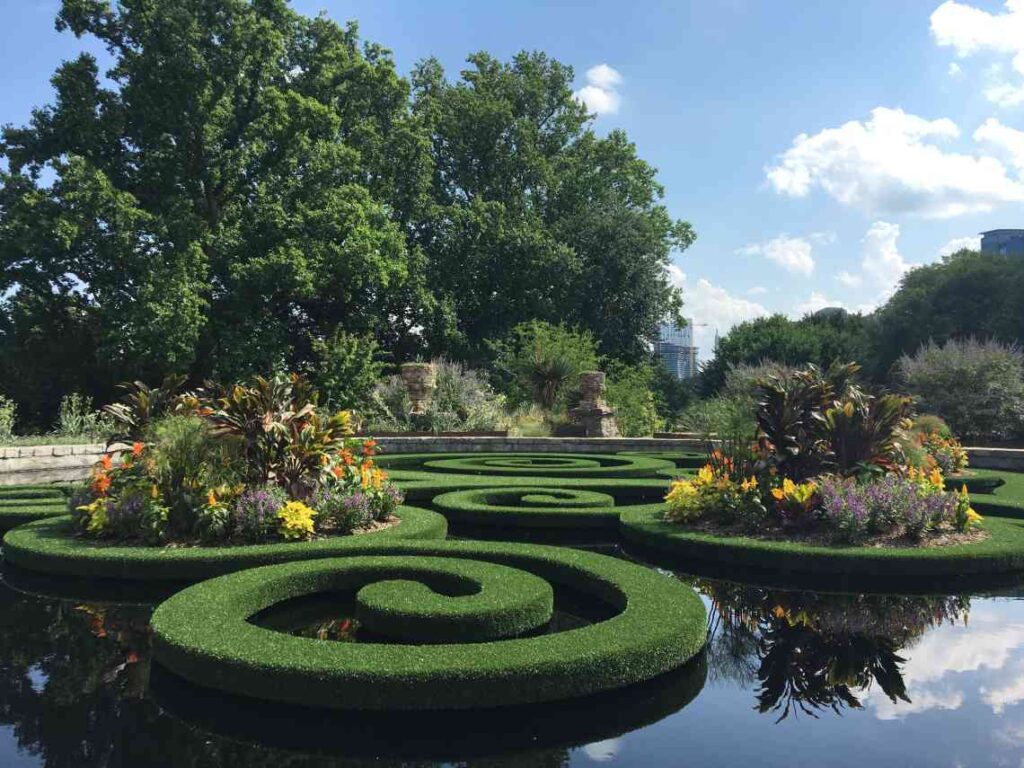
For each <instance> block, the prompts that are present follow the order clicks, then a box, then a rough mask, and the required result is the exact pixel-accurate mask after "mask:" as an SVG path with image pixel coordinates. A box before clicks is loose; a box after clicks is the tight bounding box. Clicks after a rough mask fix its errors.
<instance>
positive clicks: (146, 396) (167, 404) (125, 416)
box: [103, 374, 185, 442]
mask: <svg viewBox="0 0 1024 768" xmlns="http://www.w3.org/2000/svg"><path fill="white" fill-rule="evenodd" d="M184 384H185V377H184V376H178V375H175V374H171V375H169V376H167V377H166V378H165V379H164V380H163V382H162V383H161V384H160V386H158V387H150V386H148V385H147V384H146V383H145V382H142V381H134V382H131V383H126V384H120V385H119V386H118V388H119V389H120V390H121V391H122V392H123V393H124V394H123V395H122V396H121V400H120V402H117V403H112V404H110V405H105V406H103V413H104V414H106V415H107V416H108V417H109V418H110V419H111V421H112V422H113V432H112V434H111V436H110V440H111V441H112V442H113V441H117V440H122V441H125V442H133V441H136V440H147V439H148V438H149V427H150V425H151V424H152V423H153V422H154V421H155V420H156V419H158V418H160V417H161V416H164V415H166V414H169V413H171V412H172V411H174V410H175V409H176V408H177V407H178V405H179V404H180V403H181V398H180V397H179V393H180V391H181V388H182V386H183V385H184Z"/></svg>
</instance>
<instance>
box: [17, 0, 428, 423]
mask: <svg viewBox="0 0 1024 768" xmlns="http://www.w3.org/2000/svg"><path fill="white" fill-rule="evenodd" d="M57 24H58V28H59V29H62V30H64V29H66V30H70V31H72V32H73V33H74V34H75V35H77V36H83V35H92V36H94V37H96V38H97V39H99V40H100V41H101V42H102V43H103V44H105V46H106V47H107V49H108V51H109V52H110V54H111V56H112V58H113V66H112V67H111V69H110V70H109V71H108V72H107V73H106V77H107V80H108V81H109V85H108V84H105V83H104V82H103V81H101V78H100V73H99V69H98V66H97V62H96V60H95V59H94V58H93V57H92V56H91V55H89V54H82V55H80V56H79V57H78V58H76V59H73V60H71V61H68V62H65V63H64V64H62V65H61V66H60V68H59V69H58V70H57V73H56V74H55V75H54V78H53V84H54V87H55V89H56V100H55V103H54V104H53V105H52V106H50V107H46V108H42V109H37V110H35V111H34V112H33V116H32V120H31V123H30V125H29V126H27V127H24V128H15V127H12V126H8V127H6V128H5V129H4V131H3V138H2V142H0V155H2V156H3V157H5V158H6V159H7V164H8V167H7V170H6V171H3V172H2V173H0V235H2V236H0V243H2V244H0V293H3V292H6V291H8V290H12V289H13V291H14V296H13V299H8V300H7V302H6V304H5V307H4V313H5V315H6V316H7V317H8V321H7V328H5V335H6V336H7V338H5V339H4V342H5V343H4V344H3V347H4V349H5V351H8V350H12V349H13V350H15V351H19V350H22V349H24V348H23V347H22V346H20V345H19V344H18V342H17V341H16V340H15V341H13V342H12V341H11V340H10V338H9V336H10V334H11V333H13V334H14V336H15V337H17V336H18V333H19V332H18V331H17V328H18V327H21V328H25V327H28V326H31V325H32V324H33V323H37V322H40V320H41V318H44V317H49V316H50V314H51V313H54V312H56V313H58V314H59V316H61V317H63V318H65V319H66V320H67V321H72V320H73V321H74V323H75V329H74V333H73V335H75V336H84V337H86V338H87V339H88V343H87V344H86V345H85V347H86V349H89V348H95V350H96V353H95V359H94V361H93V364H92V365H91V366H89V369H90V374H91V375H92V376H93V378H95V379H98V380H99V381H100V382H103V384H102V385H101V386H100V388H103V387H104V386H105V387H109V382H113V381H116V380H117V379H118V378H126V377H128V376H129V375H130V376H133V377H141V378H148V379H158V378H160V377H162V376H163V375H164V374H166V373H168V372H170V371H184V370H190V371H191V372H192V373H193V375H194V376H195V377H197V378H198V377H204V376H209V375H216V376H224V377H234V376H239V375H242V374H247V373H250V372H252V371H258V370H267V369H269V368H270V367H272V366H274V365H275V364H282V363H283V364H289V365H291V364H294V362H295V361H296V360H297V359H298V360H301V359H303V358H304V357H307V356H308V355H309V354H310V348H311V345H312V343H313V342H314V341H315V340H317V339H324V338H327V337H328V336H329V335H330V334H331V333H333V332H334V331H335V330H336V329H337V328H338V327H339V326H343V327H344V328H345V329H347V330H349V331H350V332H355V333H367V332H371V333H372V332H378V333H379V334H380V335H381V336H382V337H384V336H386V335H388V334H391V335H392V337H393V336H394V335H395V331H394V330H393V329H396V328H397V329H399V331H398V333H399V334H401V332H402V330H403V329H404V331H405V332H408V329H409V328H411V327H413V326H414V325H415V324H416V323H417V322H418V321H417V320H416V319H415V318H413V317H412V316H411V315H412V314H413V312H414V311H415V308H414V306H413V304H414V303H416V302H414V301H410V298H409V297H410V294H412V295H414V296H415V295H417V289H416V286H417V280H418V279H419V274H418V273H419V271H420V270H421V269H422V259H421V258H419V257H418V256H414V255H411V254H410V251H409V248H408V246H407V243H406V236H405V229H406V225H407V222H408V221H409V220H410V219H411V218H412V217H414V216H415V215H417V207H418V206H420V205H421V204H422V203H423V198H422V193H423V191H424V190H425V185H426V182H427V181H428V180H429V172H428V169H429V165H430V158H429V155H428V154H427V151H426V150H427V145H426V143H425V142H424V141H423V134H422V131H421V130H419V129H418V128H417V126H418V121H417V119H416V118H415V117H413V116H412V114H411V112H410V109H409V104H408V95H409V93H408V86H407V84H406V83H405V82H404V81H402V80H401V79H400V78H399V77H398V76H397V74H396V73H395V69H394V65H393V63H392V61H391V59H390V57H389V56H388V54H387V52H386V51H384V50H383V49H381V48H380V47H378V46H373V45H367V46H365V47H362V48H361V47H360V44H359V40H358V34H357V31H356V28H355V26H354V25H350V26H349V27H347V28H344V29H343V28H341V27H338V26H337V25H336V24H334V23H333V22H330V21H329V20H327V19H326V18H323V17H320V18H315V19H308V18H305V17H302V16H300V15H298V14H296V13H294V12H293V11H291V10H290V9H289V8H288V6H287V3H286V2H285V1H284V0H263V1H261V2H258V3H250V2H246V1H245V0H218V2H216V3H200V4H196V3H192V2H188V1H187V0H138V2H132V3H123V4H117V5H115V6H111V5H110V4H108V3H106V2H102V1H101V0H65V2H64V3H63V5H62V7H61V10H60V13H59V15H58V21H57ZM46 169H48V170H50V171H52V175H53V177H54V180H53V181H52V183H50V184H49V185H47V184H46V183H45V182H44V181H43V180H44V178H46V177H47V175H46V174H44V170H46ZM420 298H422V296H420ZM72 309H73V312H72V311H71V310H72ZM19 313H20V314H22V315H26V314H28V315H30V317H29V318H26V319H24V320H22V321H20V322H19V321H18V319H17V317H16V316H17V315H18V314H19ZM11 326H13V327H14V330H13V331H12V330H8V329H10V328H11ZM390 341H391V342H392V343H398V339H395V338H391V339H390ZM54 372H55V371H53V370H52V369H50V370H39V371H38V372H37V378H36V380H35V382H36V383H39V382H40V381H41V379H44V378H45V376H46V375H47V374H48V373H54ZM29 386H30V385H29ZM95 394H99V393H95ZM50 399H52V397H50V398H47V400H50ZM34 405H35V407H36V409H38V408H41V407H43V405H44V403H39V404H34Z"/></svg>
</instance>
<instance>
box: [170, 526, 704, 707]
mask: <svg viewBox="0 0 1024 768" xmlns="http://www.w3.org/2000/svg"><path fill="white" fill-rule="evenodd" d="M465 561H468V562H469V563H473V566H472V569H471V568H470V567H468V565H467V562H465ZM497 566H503V567H504V568H513V569H517V570H522V571H525V572H528V573H529V574H532V575H533V576H536V577H540V578H541V579H543V580H545V581H546V582H548V583H549V584H551V585H552V586H553V587H554V588H555V589H558V588H559V587H561V588H566V589H570V590H575V591H578V592H581V593H583V594H585V595H587V596H588V597H590V598H593V599H596V600H599V601H600V602H602V603H604V604H606V605H607V606H609V607H610V608H612V609H613V610H614V615H613V616H611V618H607V619H604V620H601V621H597V622H596V623H593V624H590V625H587V626H584V627H580V628H576V629H571V630H568V631H562V632H553V633H550V634H541V635H535V636H529V637H514V638H508V639H500V640H492V641H489V642H473V643H467V644H454V643H444V644H437V645H423V644H417V645H411V644H402V643H386V642H358V641H357V642H354V643H345V642H330V641H321V640H315V639H312V638H305V637H298V636H295V635H290V634H285V633H283V632H277V631H274V630H272V629H268V628H265V627H260V626H258V625H257V624H255V623H253V622H252V621H250V619H251V618H252V617H254V616H256V615H257V614H259V613H260V612H262V611H265V610H267V609H268V608H271V607H272V606H274V605H277V604H279V603H281V602H283V601H287V600H290V599H293V598H300V597H305V596H309V595H314V594H317V593H321V592H336V591H339V590H344V589H355V590H356V591H357V593H358V594H364V593H365V591H366V590H367V589H369V586H368V585H372V584H374V583H375V581H376V582H380V581H381V580H383V583H384V584H387V583H388V580H391V579H394V578H408V577H415V578H416V579H417V580H418V581H422V582H423V583H424V585H425V586H424V587H423V591H422V594H424V595H425V594H427V593H426V590H427V588H434V589H435V591H438V590H440V591H443V590H444V588H445V586H446V585H445V584H443V583H441V582H439V581H438V579H442V580H445V579H447V580H449V581H448V583H447V587H448V589H449V591H450V590H451V587H452V583H451V581H450V580H451V579H455V580H461V582H462V586H463V588H464V589H465V590H467V591H468V590H471V589H472V588H473V587H474V585H476V586H477V588H479V589H480V592H479V593H475V594H470V595H465V596H462V597H459V596H454V597H445V596H443V595H433V596H431V597H430V599H429V602H428V604H427V605H426V607H425V611H426V613H429V614H430V615H432V617H433V620H434V621H435V622H436V623H437V624H439V625H447V626H448V628H449V631H450V630H452V629H453V628H454V627H456V626H458V625H459V624H460V623H462V622H465V621H466V620H467V614H469V613H479V615H480V616H485V615H486V612H487V611H488V610H491V611H495V612H499V613H500V612H501V610H502V609H501V608H500V606H501V605H502V602H501V601H502V599H503V597H502V591H503V590H501V589H499V590H493V589H487V588H485V587H484V579H485V577H486V578H493V579H496V580H499V581H502V580H503V577H504V571H499V570H498V569H497ZM503 586H504V585H503ZM376 597H380V595H376ZM394 597H395V593H394V592H392V593H391V594H390V597H389V599H388V600H387V601H385V604H386V605H387V606H388V608H389V609H391V610H394V611H396V612H399V613H400V612H401V611H402V610H404V606H403V605H399V604H398V603H397V602H393V601H392V600H391V599H390V598H394ZM528 597H529V595H528V594H524V593H523V592H522V591H521V590H517V597H516V598H515V600H516V601H520V602H521V605H523V606H524V605H526V604H528V603H531V602H532V601H531V600H530V599H528ZM460 601H467V602H468V601H474V602H475V606H474V607H473V608H472V609H471V610H469V609H463V608H460V607H458V606H459V604H460ZM381 607H383V605H382V606H381ZM506 608H507V606H506ZM520 610H521V608H520V609H514V610H513V611H512V612H513V613H515V612H517V611H520ZM706 620H707V615H706V612H705V610H704V606H703V604H702V603H701V601H700V599H699V598H698V597H697V595H696V593H694V592H693V590H692V589H690V588H689V587H687V586H686V585H684V584H683V583H682V582H680V581H677V580H676V579H673V578H671V577H669V576H666V575H664V574H661V573H659V572H657V571H655V570H652V569H649V568H646V567H643V566H638V565H634V564H631V563H628V562H626V561H623V560H619V559H616V558H611V557H607V556H604V555H598V554H595V553H591V552H583V551H579V550H573V549H565V548H557V547H549V546H539V545H530V544H510V543H503V542H498V543H487V542H476V541H454V542H437V543H422V544H415V543H405V544H392V545H384V546H380V547H378V548H377V549H376V550H375V551H374V552H373V553H370V552H368V551H367V552H361V553H357V552H356V551H355V550H352V551H351V556H349V557H338V558H330V559H324V560H316V561H309V562H301V563H287V564H281V565H274V566H267V567H263V568H255V569H250V570H245V571H240V572H237V573H233V574H229V575H227V576H222V577H220V578H216V579H211V580H209V581H204V582H201V583H199V584H195V585H193V586H191V587H189V588H187V589H185V590H182V591H181V592H179V593H178V594H176V595H174V596H173V597H171V598H170V599H169V600H167V601H165V602H164V603H162V604H161V605H160V606H159V607H158V608H157V610H156V612H155V613H154V614H153V618H152V626H153V631H154V658H155V659H156V660H157V661H159V662H160V663H161V664H162V665H163V666H165V667H167V668H168V669H170V670H171V671H173V672H175V673H176V674H178V675H180V676H181V677H183V678H185V679H187V680H189V681H191V682H193V683H195V684H197V685H200V686H205V687H210V688H216V689H220V690H224V691H228V692H231V693H234V694H240V695H244V696H249V697H254V698H258V699H269V700H273V701H278V702H286V703H292V704H300V705H304V706H314V707H329V708H337V709H370V710H387V709H464V708H477V707H496V706H504V705H511V704H526V703H533V702H542V701H555V700H560V699H567V698H571V697H575V696H581V695H586V694H590V693H595V692H599V691H605V690H610V689H615V688H620V687H624V686H628V685H631V684H633V683H637V682H640V681H643V680H648V679H651V678H654V677H656V676H658V675H660V674H662V673H664V672H667V671H669V670H671V669H675V668H677V667H679V666H681V665H683V664H684V663H686V661H687V660H689V659H691V658H692V657H693V656H694V655H695V654H697V653H698V652H699V651H700V649H701V648H702V647H703V645H704V641H705V637H706V631H707V630H706ZM481 623H482V624H485V625H486V624H490V623H491V622H490V620H489V619H488V620H485V619H481ZM404 633H405V634H407V636H406V638H405V640H406V641H407V642H408V641H411V640H412V638H411V637H409V636H408V635H409V634H411V635H416V636H418V637H417V639H419V640H423V639H430V638H429V637H426V638H424V636H419V629H415V628H410V627H406V628H405V630H404ZM429 634H430V633H428V635H429Z"/></svg>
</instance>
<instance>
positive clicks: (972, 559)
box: [620, 508, 1024, 578]
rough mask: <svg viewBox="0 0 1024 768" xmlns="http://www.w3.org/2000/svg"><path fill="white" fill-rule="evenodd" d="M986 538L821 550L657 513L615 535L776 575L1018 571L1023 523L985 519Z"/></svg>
mask: <svg viewBox="0 0 1024 768" xmlns="http://www.w3.org/2000/svg"><path fill="white" fill-rule="evenodd" d="M982 527H983V529H984V530H986V531H987V532H988V533H989V537H988V538H987V539H983V540H980V541H973V542H968V543H961V544H950V545H946V546H935V547H905V548H903V547H892V548H883V547H865V546H823V545H812V544H803V543H800V542H796V541H779V540H765V539H755V538H751V537H747V536H721V535H715V534H711V533H705V532H702V531H695V530H688V529H686V528H684V527H682V526H680V525H679V524H677V523H671V522H667V521H665V520H664V519H663V518H662V514H661V512H660V511H659V510H651V509H641V508H634V509H628V508H627V509H625V510H623V512H622V515H621V522H620V532H621V534H622V536H623V537H624V538H625V539H627V540H628V541H632V542H636V543H638V544H641V545H644V546H645V547H649V548H651V549H652V550H655V551H658V552H662V553H665V554H669V555H671V556H673V558H685V559H687V560H696V561H703V562H715V563H717V564H728V565H735V566H740V567H747V568H765V569H771V570H774V571H778V572H781V573H819V574H830V575H844V576H865V577H876V576H886V577H889V576H891V577H894V578H900V577H920V576H957V575H996V574H1005V573H1010V572H1014V571H1022V570H1024V521H1022V520H1011V519H1006V518H999V517H987V518H986V519H985V521H984V523H983V526H982Z"/></svg>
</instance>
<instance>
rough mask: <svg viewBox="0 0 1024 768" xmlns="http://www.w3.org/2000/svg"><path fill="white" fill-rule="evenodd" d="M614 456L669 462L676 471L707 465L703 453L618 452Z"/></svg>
mask: <svg viewBox="0 0 1024 768" xmlns="http://www.w3.org/2000/svg"><path fill="white" fill-rule="evenodd" d="M615 455H616V456H646V457H648V458H651V459H664V460H665V461H671V462H672V463H673V464H674V465H675V466H676V467H677V468H678V469H700V468H701V467H703V466H704V465H705V464H707V463H708V455H707V454H706V453H704V452H703V451H684V450H682V449H679V450H678V451H619V452H618V453H616V454H615Z"/></svg>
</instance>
